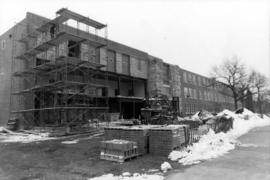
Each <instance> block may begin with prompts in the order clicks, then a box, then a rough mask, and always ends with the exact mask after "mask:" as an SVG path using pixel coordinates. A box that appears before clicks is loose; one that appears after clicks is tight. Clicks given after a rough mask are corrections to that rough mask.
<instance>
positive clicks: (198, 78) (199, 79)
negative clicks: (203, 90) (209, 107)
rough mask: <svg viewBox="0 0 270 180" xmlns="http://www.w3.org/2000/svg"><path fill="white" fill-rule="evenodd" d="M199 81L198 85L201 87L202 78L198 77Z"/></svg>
mask: <svg viewBox="0 0 270 180" xmlns="http://www.w3.org/2000/svg"><path fill="white" fill-rule="evenodd" d="M197 80H198V85H199V86H201V77H200V76H198V78H197Z"/></svg>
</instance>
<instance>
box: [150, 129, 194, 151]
mask: <svg viewBox="0 0 270 180" xmlns="http://www.w3.org/2000/svg"><path fill="white" fill-rule="evenodd" d="M188 129H189V128H188V126H187V125H170V126H165V127H157V128H151V129H150V131H149V152H150V154H154V155H168V154H169V153H170V152H171V151H172V150H175V149H180V148H181V147H183V146H185V145H186V144H187V143H188V138H189V135H188Z"/></svg>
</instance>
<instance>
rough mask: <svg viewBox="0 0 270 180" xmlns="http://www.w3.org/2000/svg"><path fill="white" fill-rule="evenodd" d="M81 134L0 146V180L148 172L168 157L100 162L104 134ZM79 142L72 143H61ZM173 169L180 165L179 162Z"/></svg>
mask: <svg viewBox="0 0 270 180" xmlns="http://www.w3.org/2000/svg"><path fill="white" fill-rule="evenodd" d="M88 137H89V135H82V136H80V137H78V136H76V138H74V137H70V138H65V139H56V140H46V141H38V142H31V143H19V142H16V143H4V142H1V143H0V161H1V163H0V179H1V180H6V179H8V180H10V179H12V180H47V179H48V180H49V179H50V180H51V179H54V180H57V179H59V180H60V179H61V180H62V179H65V180H69V179H70V180H81V179H83V180H84V179H87V178H91V177H95V176H101V175H103V174H108V173H113V174H115V175H117V174H122V173H123V172H130V173H135V172H137V173H149V172H150V173H151V171H153V169H157V170H159V169H160V165H161V163H162V162H164V161H167V160H168V159H167V157H159V156H151V155H144V156H140V157H137V158H136V159H133V160H131V161H127V162H125V163H123V164H120V163H116V162H110V161H105V160H100V158H99V155H100V147H99V146H100V141H101V140H103V135H100V136H96V137H93V138H88ZM74 139H79V142H78V143H75V144H63V143H62V142H63V141H70V140H74ZM173 166H174V167H177V166H181V165H180V164H178V163H175V164H173Z"/></svg>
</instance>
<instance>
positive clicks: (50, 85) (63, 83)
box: [12, 81, 106, 94]
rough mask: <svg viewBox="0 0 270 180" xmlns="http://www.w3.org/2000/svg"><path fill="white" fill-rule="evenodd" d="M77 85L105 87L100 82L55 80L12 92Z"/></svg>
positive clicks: (55, 88)
mask: <svg viewBox="0 0 270 180" xmlns="http://www.w3.org/2000/svg"><path fill="white" fill-rule="evenodd" d="M76 86H77V87H79V86H90V87H106V85H102V84H95V83H83V82H76V81H56V82H53V83H47V84H43V85H36V86H34V87H32V88H28V89H24V90H21V91H15V92H13V93H12V94H25V93H31V92H37V91H44V90H45V91H56V90H60V89H65V88H66V89H68V88H71V87H76Z"/></svg>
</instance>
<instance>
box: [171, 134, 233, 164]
mask: <svg viewBox="0 0 270 180" xmlns="http://www.w3.org/2000/svg"><path fill="white" fill-rule="evenodd" d="M234 147H235V142H234V140H233V139H230V138H229V137H228V136H227V135H226V134H225V133H218V134H215V133H214V131H213V130H210V131H209V132H208V134H206V135H203V136H202V137H201V139H200V141H199V142H198V143H194V144H193V146H188V147H187V148H186V149H185V150H184V151H173V152H172V153H171V154H170V155H169V159H171V160H172V161H176V160H178V159H179V160H178V162H179V163H181V164H183V165H191V164H197V163H199V162H200V161H202V160H207V159H212V158H216V157H218V156H221V155H223V154H225V153H227V152H228V151H230V150H232V149H234Z"/></svg>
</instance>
